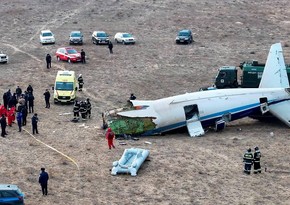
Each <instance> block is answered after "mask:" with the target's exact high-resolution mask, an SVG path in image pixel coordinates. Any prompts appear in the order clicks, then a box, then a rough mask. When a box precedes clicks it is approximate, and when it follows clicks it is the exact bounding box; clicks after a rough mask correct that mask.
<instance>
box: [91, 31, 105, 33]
mask: <svg viewBox="0 0 290 205" xmlns="http://www.w3.org/2000/svg"><path fill="white" fill-rule="evenodd" d="M94 33H106V32H105V31H94Z"/></svg>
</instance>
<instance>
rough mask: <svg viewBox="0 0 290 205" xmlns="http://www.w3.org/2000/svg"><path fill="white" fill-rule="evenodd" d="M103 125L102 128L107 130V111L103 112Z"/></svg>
mask: <svg viewBox="0 0 290 205" xmlns="http://www.w3.org/2000/svg"><path fill="white" fill-rule="evenodd" d="M102 119H103V126H102V128H103V129H104V130H105V129H107V128H108V123H107V122H106V120H105V113H103V112H102Z"/></svg>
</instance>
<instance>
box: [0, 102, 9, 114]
mask: <svg viewBox="0 0 290 205" xmlns="http://www.w3.org/2000/svg"><path fill="white" fill-rule="evenodd" d="M2 114H4V115H5V116H6V115H7V110H6V108H5V106H4V105H1V103H0V116H2Z"/></svg>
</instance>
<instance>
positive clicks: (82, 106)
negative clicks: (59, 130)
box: [73, 98, 92, 121]
mask: <svg viewBox="0 0 290 205" xmlns="http://www.w3.org/2000/svg"><path fill="white" fill-rule="evenodd" d="M91 110H92V105H91V102H90V99H89V98H87V100H86V101H78V100H75V103H74V107H73V113H74V119H73V121H78V120H79V119H80V116H81V118H82V119H83V120H85V119H87V118H91Z"/></svg>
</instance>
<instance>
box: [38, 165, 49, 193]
mask: <svg viewBox="0 0 290 205" xmlns="http://www.w3.org/2000/svg"><path fill="white" fill-rule="evenodd" d="M40 170H41V173H40V175H39V179H38V182H39V184H40V186H41V190H42V194H43V195H47V182H48V180H49V175H48V173H47V172H45V168H41V169H40Z"/></svg>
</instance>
